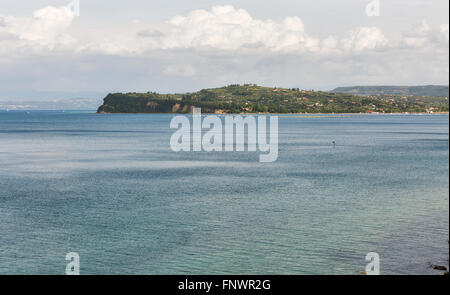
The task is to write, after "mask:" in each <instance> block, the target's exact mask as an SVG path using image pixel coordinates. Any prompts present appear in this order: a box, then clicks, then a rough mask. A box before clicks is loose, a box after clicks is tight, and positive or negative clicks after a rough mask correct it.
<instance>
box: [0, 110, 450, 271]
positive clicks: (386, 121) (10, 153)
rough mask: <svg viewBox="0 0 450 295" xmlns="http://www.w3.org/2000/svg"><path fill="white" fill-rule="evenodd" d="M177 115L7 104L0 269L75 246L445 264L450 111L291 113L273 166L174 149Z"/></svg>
mask: <svg viewBox="0 0 450 295" xmlns="http://www.w3.org/2000/svg"><path fill="white" fill-rule="evenodd" d="M171 118H172V116H171V115H96V114H93V113H90V112H65V113H62V112H43V111H42V112H37V111H32V112H30V113H29V114H27V113H26V112H19V111H14V112H11V111H10V112H0V235H1V238H0V273H1V274H64V272H65V267H66V261H65V255H66V253H68V252H78V253H79V255H80V259H81V273H84V274H356V273H358V272H359V271H361V270H364V269H365V265H366V261H365V255H366V254H367V253H368V252H371V251H375V252H377V253H379V255H380V259H381V265H380V267H381V273H382V274H440V272H437V271H434V270H431V269H429V268H428V267H427V266H428V263H434V264H443V265H447V266H448V242H447V241H448V231H449V180H448V176H449V175H448V174H449V145H448V143H449V123H448V116H447V115H433V116H427V115H385V116H384V115H377V116H375V115H372V116H371V115H342V116H338V115H335V116H294V115H292V116H281V117H280V118H279V133H280V135H279V140H280V143H279V157H278V161H276V162H274V163H259V162H258V157H259V153H249V152H234V153H220V152H214V153H205V152H201V153H198V152H197V153H194V152H191V153H189V152H185V153H174V152H172V151H171V149H170V147H169V140H170V136H171V135H172V133H173V132H174V130H171V129H169V123H170V119H171ZM333 140H334V141H336V143H337V146H336V148H333V146H332V144H331V142H332V141H333Z"/></svg>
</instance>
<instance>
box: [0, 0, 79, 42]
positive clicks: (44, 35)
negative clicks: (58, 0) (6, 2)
mask: <svg viewBox="0 0 450 295" xmlns="http://www.w3.org/2000/svg"><path fill="white" fill-rule="evenodd" d="M73 18H74V15H73V13H72V11H71V10H70V9H69V8H68V7H53V6H48V7H45V8H41V9H39V10H36V11H35V12H34V13H33V15H32V16H31V17H14V16H6V17H3V18H2V21H1V24H2V26H1V27H0V32H3V33H4V34H5V33H7V34H9V35H12V36H14V37H16V39H19V40H22V41H24V42H22V43H25V45H29V46H31V47H33V46H43V47H47V48H50V49H51V48H55V47H56V46H64V45H68V44H69V43H71V42H73V38H71V37H70V36H68V35H67V34H65V31H66V30H67V29H68V28H69V27H70V25H71V24H72V21H73Z"/></svg>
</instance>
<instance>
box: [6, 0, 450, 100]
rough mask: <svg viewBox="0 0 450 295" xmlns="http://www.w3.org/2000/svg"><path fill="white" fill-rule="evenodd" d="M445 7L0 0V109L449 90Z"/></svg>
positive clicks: (366, 1) (343, 0)
mask: <svg viewBox="0 0 450 295" xmlns="http://www.w3.org/2000/svg"><path fill="white" fill-rule="evenodd" d="M448 6H449V1H447V0H442V1H441V0H373V1H372V0H340V1H336V0H302V1H299V0H276V1H274V0H266V1H261V0H241V1H237V0H223V1H222V0H209V1H208V0H190V1H187V0H164V1H163V0H151V1H146V0H128V1H116V0H0V105H1V102H2V101H8V102H9V103H14V102H18V103H19V102H23V101H44V100H49V99H53V100H57V99H64V98H71V97H77V98H96V99H99V98H101V97H103V96H104V95H105V94H106V93H109V92H134V91H136V92H146V91H156V92H161V93H174V92H189V91H197V90H200V89H203V88H212V87H221V86H225V85H228V84H236V83H238V84H239V83H240V84H242V83H257V84H259V85H264V86H273V87H298V88H302V89H316V90H331V89H333V88H335V87H338V86H353V85H428V84H434V85H448V83H449V82H448V81H449V60H448V56H449V12H448V10H449V7H448Z"/></svg>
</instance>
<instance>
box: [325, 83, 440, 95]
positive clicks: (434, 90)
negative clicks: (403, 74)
mask: <svg viewBox="0 0 450 295" xmlns="http://www.w3.org/2000/svg"><path fill="white" fill-rule="evenodd" d="M448 89H449V88H448V86H434V85H427V86H354V87H338V88H336V89H333V90H332V91H330V92H335V93H346V94H353V95H364V96H367V95H399V96H405V95H406V96H434V97H448V96H449V90H448Z"/></svg>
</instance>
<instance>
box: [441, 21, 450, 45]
mask: <svg viewBox="0 0 450 295" xmlns="http://www.w3.org/2000/svg"><path fill="white" fill-rule="evenodd" d="M440 33H441V36H442V38H443V39H444V40H446V41H447V43H448V24H442V25H441V26H440Z"/></svg>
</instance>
